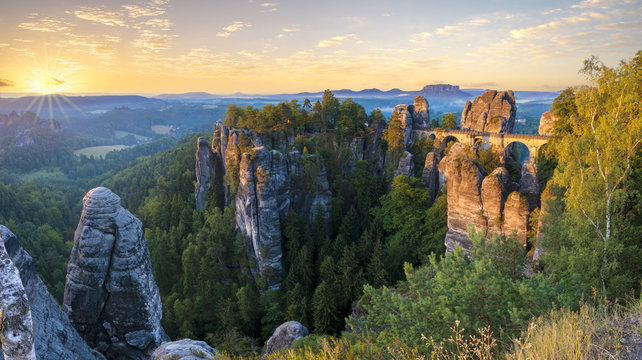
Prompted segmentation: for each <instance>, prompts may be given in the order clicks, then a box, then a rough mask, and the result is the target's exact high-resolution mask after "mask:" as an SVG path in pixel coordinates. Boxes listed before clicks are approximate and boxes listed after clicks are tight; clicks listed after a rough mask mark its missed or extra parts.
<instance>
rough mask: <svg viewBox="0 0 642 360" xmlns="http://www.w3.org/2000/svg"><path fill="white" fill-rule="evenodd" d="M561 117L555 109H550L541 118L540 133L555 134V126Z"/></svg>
mask: <svg viewBox="0 0 642 360" xmlns="http://www.w3.org/2000/svg"><path fill="white" fill-rule="evenodd" d="M558 119H559V118H558V117H557V115H555V113H554V112H553V110H549V111H547V112H545V113H543V114H542V117H541V118H540V119H539V130H538V132H539V134H540V135H553V127H554V126H555V123H556V122H557V120H558Z"/></svg>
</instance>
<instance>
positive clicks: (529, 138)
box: [413, 128, 551, 163]
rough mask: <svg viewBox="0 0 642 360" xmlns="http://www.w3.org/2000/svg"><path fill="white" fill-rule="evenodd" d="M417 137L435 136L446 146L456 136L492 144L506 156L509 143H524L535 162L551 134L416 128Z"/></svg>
mask: <svg viewBox="0 0 642 360" xmlns="http://www.w3.org/2000/svg"><path fill="white" fill-rule="evenodd" d="M413 132H414V136H415V138H416V139H421V138H433V139H435V141H437V143H438V144H442V145H443V146H445V142H444V141H445V140H448V138H455V139H457V141H459V142H460V143H462V144H465V145H470V146H475V145H480V144H486V145H487V146H488V145H492V147H493V149H494V150H495V151H497V152H498V153H499V154H500V157H501V158H502V160H503V158H504V155H505V154H506V149H507V148H508V146H509V145H511V144H514V143H522V144H524V145H526V147H527V148H528V156H529V159H528V161H529V162H531V163H534V162H535V158H536V157H537V153H538V152H539V149H540V148H541V147H542V146H544V144H546V143H547V142H548V141H549V140H550V138H551V136H550V135H526V134H506V133H491V132H486V133H484V132H479V131H475V130H459V129H439V128H434V129H427V130H414V131H413Z"/></svg>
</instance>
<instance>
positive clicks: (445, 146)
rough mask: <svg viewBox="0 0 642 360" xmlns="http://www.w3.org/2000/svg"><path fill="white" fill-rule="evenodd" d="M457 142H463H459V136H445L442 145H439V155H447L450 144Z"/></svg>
mask: <svg viewBox="0 0 642 360" xmlns="http://www.w3.org/2000/svg"><path fill="white" fill-rule="evenodd" d="M455 142H461V141H459V139H458V138H457V136H454V135H445V136H444V137H443V138H442V139H441V144H440V145H439V153H440V154H441V155H442V156H445V155H446V149H448V145H449V144H451V143H455Z"/></svg>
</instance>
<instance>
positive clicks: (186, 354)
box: [151, 339, 218, 360]
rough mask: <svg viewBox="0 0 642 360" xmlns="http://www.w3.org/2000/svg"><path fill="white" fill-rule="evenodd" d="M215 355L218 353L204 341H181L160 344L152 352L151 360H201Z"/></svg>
mask: <svg viewBox="0 0 642 360" xmlns="http://www.w3.org/2000/svg"><path fill="white" fill-rule="evenodd" d="M217 355H218V351H217V350H216V349H214V348H212V347H211V346H209V345H207V343H206V342H204V341H196V340H192V339H182V340H178V341H170V342H166V343H163V344H161V346H159V347H158V348H156V350H154V353H153V354H152V356H151V359H154V360H155V359H172V360H202V359H212V358H215V357H216V356H217Z"/></svg>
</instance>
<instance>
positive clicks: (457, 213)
mask: <svg viewBox="0 0 642 360" xmlns="http://www.w3.org/2000/svg"><path fill="white" fill-rule="evenodd" d="M524 169H525V170H523V172H524V173H527V174H529V175H527V176H526V178H525V179H523V181H522V182H521V183H520V184H516V183H513V182H511V180H510V175H509V173H508V171H507V170H506V169H505V168H503V167H499V168H496V169H495V170H494V171H493V172H492V173H491V174H490V175H488V176H485V174H484V171H483V170H482V169H480V168H479V167H478V166H477V165H475V164H474V163H473V162H472V161H471V160H470V159H469V158H468V157H467V155H466V152H465V148H464V146H463V145H462V144H460V143H456V144H454V145H453V146H452V148H451V149H450V152H449V153H448V155H446V156H445V157H444V158H443V159H442V160H441V161H440V162H439V171H440V173H442V174H443V177H444V178H445V179H446V180H447V181H446V184H447V194H448V195H447V196H448V197H447V200H448V232H447V233H446V239H445V244H446V250H447V251H452V250H454V249H455V247H456V246H457V245H459V246H460V247H461V248H462V249H464V250H467V251H469V250H470V249H471V247H472V242H471V240H470V238H469V237H468V227H469V226H471V225H472V226H473V227H474V228H475V230H476V231H478V232H479V231H485V232H486V234H487V236H488V237H490V236H492V235H499V234H506V235H511V234H513V233H515V234H516V235H517V239H518V240H519V241H520V242H521V243H522V244H523V245H526V243H527V233H528V226H529V216H530V213H531V211H532V210H533V209H534V208H532V207H531V206H530V205H529V196H531V197H532V198H533V201H534V202H535V203H537V201H539V194H538V193H535V191H538V190H537V189H539V183H538V181H537V179H538V174H537V166H535V165H533V164H528V163H527V164H524ZM535 184H537V187H536V185H535Z"/></svg>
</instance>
